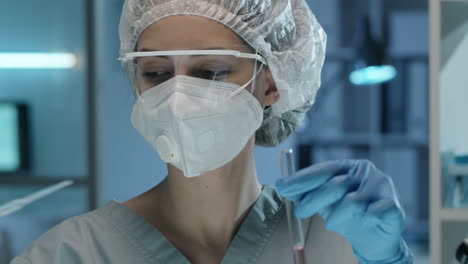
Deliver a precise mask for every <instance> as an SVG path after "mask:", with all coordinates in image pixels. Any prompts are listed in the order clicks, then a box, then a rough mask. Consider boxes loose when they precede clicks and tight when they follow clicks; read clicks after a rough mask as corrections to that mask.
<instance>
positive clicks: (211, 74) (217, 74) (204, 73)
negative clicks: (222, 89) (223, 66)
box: [196, 70, 229, 80]
mask: <svg viewBox="0 0 468 264" xmlns="http://www.w3.org/2000/svg"><path fill="white" fill-rule="evenodd" d="M228 73H229V71H228V70H219V71H212V70H201V71H199V72H198V74H197V76H196V77H198V78H202V79H209V80H220V79H225V78H227V76H228Z"/></svg>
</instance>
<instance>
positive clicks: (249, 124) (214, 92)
mask: <svg viewBox="0 0 468 264" xmlns="http://www.w3.org/2000/svg"><path fill="white" fill-rule="evenodd" d="M218 66H219V65H218ZM256 73H257V70H255V71H254V74H253V78H252V79H250V80H249V81H248V82H247V83H246V84H245V85H243V86H240V85H238V84H235V83H232V82H229V81H226V80H220V81H218V80H213V78H210V79H203V78H198V77H192V76H186V75H176V76H175V77H172V78H170V79H169V80H165V81H164V82H162V83H160V84H157V85H156V86H154V87H151V88H149V89H146V90H145V91H144V92H143V93H141V95H140V94H139V95H138V99H137V102H136V103H135V105H134V108H133V112H132V117H131V121H132V124H133V126H134V127H135V128H136V130H137V131H138V132H139V133H140V134H141V135H142V136H143V137H144V138H145V139H146V140H147V141H148V142H149V143H150V144H151V145H152V146H153V147H154V148H155V149H156V151H157V152H158V154H159V156H160V157H161V159H162V160H163V161H165V162H167V163H170V164H172V165H173V166H175V167H176V168H178V169H180V170H181V171H183V173H184V175H185V176H186V177H194V176H199V175H201V174H203V173H205V172H208V171H211V170H214V169H216V168H219V167H221V166H223V165H225V164H226V163H228V162H229V161H231V160H233V159H234V158H235V157H236V156H237V155H238V154H239V153H240V152H241V151H242V149H243V148H244V147H245V146H246V144H247V142H248V141H249V139H250V138H251V137H252V136H253V135H254V134H255V132H256V130H257V129H258V128H259V127H260V125H261V124H262V121H263V108H262V106H261V105H260V103H259V101H258V100H257V99H256V98H255V97H254V96H253V95H252V94H251V93H250V92H249V91H248V90H247V89H245V88H246V87H248V85H250V84H251V83H252V82H254V80H255V76H256ZM162 75H163V73H162V74H159V75H158V76H162ZM225 78H227V77H225ZM252 86H254V85H252Z"/></svg>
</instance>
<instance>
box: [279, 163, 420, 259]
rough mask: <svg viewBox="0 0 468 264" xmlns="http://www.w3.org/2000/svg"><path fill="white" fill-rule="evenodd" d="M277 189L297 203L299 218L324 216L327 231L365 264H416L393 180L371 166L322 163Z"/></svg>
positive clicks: (283, 180)
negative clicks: (347, 244) (348, 245)
mask: <svg viewBox="0 0 468 264" xmlns="http://www.w3.org/2000/svg"><path fill="white" fill-rule="evenodd" d="M276 188H277V189H278V191H279V193H280V194H281V195H283V196H285V197H287V198H288V199H290V200H292V201H294V202H295V205H296V208H295V214H296V216H297V217H299V218H307V217H310V216H313V215H314V214H316V213H318V214H320V215H321V216H322V217H323V219H324V220H325V223H326V227H327V229H329V230H332V231H335V232H337V233H339V234H340V235H342V236H343V237H344V238H346V239H347V240H348V241H349V242H350V243H351V245H352V246H353V250H354V252H355V254H356V255H357V257H358V258H359V260H360V261H361V263H369V264H370V263H385V264H387V263H388V264H390V263H412V255H411V252H410V251H409V249H408V247H407V246H406V243H405V242H404V240H403V239H402V237H401V234H402V232H403V229H404V218H405V215H404V212H403V210H402V209H401V206H400V202H399V201H398V198H397V195H396V192H395V188H394V185H393V182H392V180H391V179H390V177H388V176H387V175H385V174H383V173H382V172H381V171H379V170H378V169H377V168H376V167H375V166H374V165H373V164H372V163H371V162H369V161H365V160H342V161H332V162H327V163H322V164H318V165H315V166H311V167H308V168H305V169H303V170H301V171H298V172H297V173H296V174H295V175H293V176H291V177H289V178H282V179H279V180H278V181H277V182H276Z"/></svg>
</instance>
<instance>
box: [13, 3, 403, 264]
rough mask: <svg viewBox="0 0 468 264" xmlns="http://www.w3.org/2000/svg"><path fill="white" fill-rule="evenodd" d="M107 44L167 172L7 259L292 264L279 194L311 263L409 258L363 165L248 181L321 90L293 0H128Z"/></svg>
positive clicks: (309, 23) (376, 176) (397, 219)
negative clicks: (263, 154) (300, 224)
mask: <svg viewBox="0 0 468 264" xmlns="http://www.w3.org/2000/svg"><path fill="white" fill-rule="evenodd" d="M120 37H121V56H122V61H123V65H124V67H125V68H126V69H127V71H128V73H129V77H130V79H131V80H132V81H133V83H134V87H135V92H136V96H137V101H136V103H135V107H134V110H133V114H132V123H133V125H134V127H135V128H136V129H137V130H138V131H139V132H140V133H141V134H142V136H144V137H145V139H146V140H147V141H148V142H149V143H150V144H152V145H153V146H154V148H155V149H156V150H157V152H158V154H159V155H160V157H161V158H162V159H163V160H164V161H166V162H167V163H168V175H167V177H166V179H165V180H164V181H163V182H162V183H161V184H159V185H157V186H155V187H153V188H152V189H151V190H149V191H147V192H146V193H143V194H141V195H139V196H137V197H135V198H133V199H131V200H129V201H126V202H125V203H119V202H116V201H111V202H110V203H108V204H107V205H106V206H104V207H103V208H100V209H97V210H95V211H93V212H90V213H88V214H85V215H82V216H78V217H75V218H72V219H69V220H66V221H64V222H63V223H61V224H60V225H58V226H56V227H54V228H53V229H52V230H50V231H49V232H47V233H46V234H44V235H43V236H42V237H41V238H39V239H38V241H36V242H35V243H34V244H33V245H32V246H31V247H30V248H28V249H27V250H26V251H25V252H23V254H21V256H19V257H17V258H15V259H14V260H13V262H12V263H13V264H20V263H204V264H207V263H208V264H210V263H292V261H293V260H292V255H291V251H290V250H291V242H290V240H289V234H288V229H287V222H286V216H285V207H284V204H283V198H282V197H281V196H280V194H281V195H283V196H286V197H288V198H289V199H291V200H293V201H295V202H296V205H297V208H296V211H295V214H296V215H297V216H298V217H301V218H305V219H307V220H306V221H305V222H306V225H305V226H306V230H307V231H306V232H307V233H306V249H305V252H306V256H307V258H308V260H309V262H310V263H321V264H327V263H330V264H331V263H333V264H335V263H357V262H358V260H359V262H360V263H412V255H411V253H410V252H409V250H408V247H407V246H406V244H405V242H404V241H403V239H402V238H401V233H402V230H403V226H404V224H403V223H404V220H403V219H404V217H403V216H404V213H403V211H402V210H401V208H400V205H399V202H398V199H397V197H396V195H395V190H394V187H393V184H392V182H391V180H390V178H389V177H387V176H385V175H384V174H382V173H381V172H380V171H378V170H377V169H376V168H375V167H374V166H373V165H372V164H371V163H369V162H367V161H351V160H350V161H348V160H346V161H335V162H329V163H326V164H319V165H316V166H312V167H310V168H307V169H305V170H302V171H300V172H298V173H297V175H295V176H294V177H293V178H291V179H288V180H286V181H285V180H281V181H278V182H277V186H276V187H277V190H275V189H274V188H272V187H270V186H261V185H259V183H258V181H257V177H256V170H255V162H254V155H253V151H254V145H255V144H259V145H263V146H275V145H277V144H279V143H281V142H282V141H283V140H284V139H286V138H287V137H288V136H289V135H290V134H291V133H292V132H293V131H294V130H295V128H297V127H298V126H299V125H300V124H301V122H302V120H303V118H304V113H305V112H306V111H307V110H308V109H309V108H310V106H311V105H312V104H313V101H314V97H315V94H316V92H317V90H318V88H319V85H320V71H321V68H322V65H323V61H324V54H325V41H326V36H325V33H324V32H323V30H322V28H321V27H320V25H319V24H318V23H317V21H316V19H315V17H314V16H313V14H312V13H311V12H310V10H309V9H308V7H307V4H306V3H305V2H304V0H275V1H269V0H263V1H257V0H205V1H202V0H196V1H194V0H172V1H171V0H127V1H126V3H125V7H124V11H123V14H122V19H121V24H120ZM275 166H276V165H275ZM278 191H279V192H278ZM327 229H328V230H327Z"/></svg>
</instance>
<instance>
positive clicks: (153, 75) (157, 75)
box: [143, 72, 171, 81]
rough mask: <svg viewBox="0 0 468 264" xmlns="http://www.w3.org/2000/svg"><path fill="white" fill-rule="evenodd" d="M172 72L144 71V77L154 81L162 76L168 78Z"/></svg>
mask: <svg viewBox="0 0 468 264" xmlns="http://www.w3.org/2000/svg"><path fill="white" fill-rule="evenodd" d="M170 75H171V73H170V72H144V73H143V77H144V78H145V79H146V80H148V81H154V80H158V79H161V78H167V77H168V76H170Z"/></svg>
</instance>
